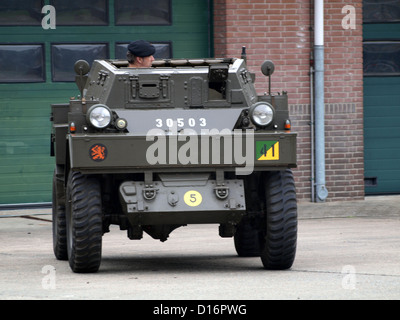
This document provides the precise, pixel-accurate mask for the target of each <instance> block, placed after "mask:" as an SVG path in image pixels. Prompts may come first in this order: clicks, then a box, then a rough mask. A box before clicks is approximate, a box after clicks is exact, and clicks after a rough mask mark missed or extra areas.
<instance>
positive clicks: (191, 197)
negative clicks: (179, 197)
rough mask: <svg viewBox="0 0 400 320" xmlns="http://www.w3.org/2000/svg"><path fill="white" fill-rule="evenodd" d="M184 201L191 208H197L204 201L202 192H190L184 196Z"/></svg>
mask: <svg viewBox="0 0 400 320" xmlns="http://www.w3.org/2000/svg"><path fill="white" fill-rule="evenodd" d="M183 201H185V203H186V204H187V205H188V206H190V207H197V206H198V205H199V204H200V203H201V202H202V201H203V197H202V196H201V194H200V192H198V191H196V190H189V191H187V192H186V193H185V195H184V196H183Z"/></svg>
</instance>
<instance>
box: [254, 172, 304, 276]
mask: <svg viewBox="0 0 400 320" xmlns="http://www.w3.org/2000/svg"><path fill="white" fill-rule="evenodd" d="M264 186H265V201H266V208H265V209H266V215H265V223H264V224H263V230H262V237H261V241H260V247H261V250H260V256H261V260H262V263H263V265H264V268H266V269H272V270H284V269H289V268H290V267H291V266H292V264H293V262H294V258H295V255H296V244H297V201H296V188H295V184H294V178H293V173H292V171H291V170H290V169H287V170H285V171H272V172H269V173H268V174H267V175H266V179H265V184H264Z"/></svg>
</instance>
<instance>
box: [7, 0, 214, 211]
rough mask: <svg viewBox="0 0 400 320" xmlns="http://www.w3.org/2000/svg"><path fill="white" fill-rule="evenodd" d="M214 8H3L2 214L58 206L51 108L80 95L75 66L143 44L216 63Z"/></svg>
mask: <svg viewBox="0 0 400 320" xmlns="http://www.w3.org/2000/svg"><path fill="white" fill-rule="evenodd" d="M210 4H211V0H191V1H186V0H146V1H142V0H84V1H83V0H68V1H65V0H18V1H16V0H1V1H0V206H1V205H4V204H18V203H42V202H50V201H51V184H52V183H51V182H52V181H51V180H52V174H53V167H54V159H53V158H51V157H50V156H49V155H50V132H51V127H50V121H49V118H50V104H52V103H65V102H68V99H69V98H70V97H71V96H76V95H78V94H79V91H78V89H77V87H76V85H75V84H74V83H73V82H72V81H73V79H74V72H73V64H74V62H75V61H76V60H78V59H85V60H88V61H89V62H91V61H93V59H99V58H100V59H101V58H125V54H126V46H127V44H128V43H129V42H130V41H133V40H137V39H145V40H148V41H150V42H152V43H154V44H155V45H156V48H157V52H156V55H155V57H156V58H157V57H158V58H198V57H210V56H211V55H212V52H211V46H210V43H212V41H211V39H210V34H211V33H210V30H211V26H210V21H211V19H210V12H211V10H210V8H209V6H210ZM47 5H50V6H52V7H53V8H55V16H53V15H52V12H51V11H49V10H47V7H45V6H47ZM52 7H49V8H52ZM42 9H43V13H42ZM53 17H55V27H56V28H55V29H54V28H52V25H51V22H52V21H54V20H52V19H53Z"/></svg>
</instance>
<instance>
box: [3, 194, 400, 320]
mask: <svg viewBox="0 0 400 320" xmlns="http://www.w3.org/2000/svg"><path fill="white" fill-rule="evenodd" d="M298 214H299V232H298V248H297V253H296V259H295V262H294V264H293V266H292V268H291V269H289V270H284V271H267V270H264V269H263V268H262V264H261V261H260V258H259V257H254V258H239V257H237V255H236V252H235V249H234V246H233V241H232V239H231V238H220V237H219V235H218V231H217V230H218V226H216V225H190V226H187V227H182V228H178V229H177V230H176V231H174V232H172V233H171V235H170V238H169V239H168V241H167V242H166V243H161V242H160V241H156V240H154V239H151V238H150V237H149V236H147V235H145V236H144V237H143V239H142V240H140V241H131V240H129V239H127V237H126V232H122V231H120V230H119V228H118V226H112V228H111V232H110V233H107V234H105V235H104V238H103V253H102V263H101V266H100V270H99V272H98V273H95V274H75V273H73V272H72V271H71V270H70V268H69V265H68V262H67V261H59V260H57V259H55V257H54V254H53V252H52V235H51V232H52V231H51V208H28V209H26V208H25V209H18V208H13V210H1V211H0V300H9V299H13V300H14V299H18V300H19V299H24V300H26V299H40V300H42V299H44V300H48V299H51V300H53V299H57V300H75V299H76V300H78V299H84V300H86V299H112V300H121V299H123V300H125V299H129V300H154V299H156V300H173V302H175V303H176V304H177V305H180V304H179V303H178V302H177V301H178V300H194V302H195V303H199V304H201V303H203V302H202V301H203V300H216V301H218V300H220V299H228V300H244V301H245V302H240V303H241V304H242V303H244V304H246V303H247V302H246V301H248V300H275V299H283V300H286V299H290V300H299V299H300V300H325V299H339V300H348V299H377V300H382V299H385V300H387V299H390V300H399V299H400V269H399V265H400V251H399V247H400V195H393V196H373V197H372V196H370V197H366V198H365V200H357V201H343V202H342V201H335V202H326V203H310V202H306V201H304V202H299V203H298ZM170 302H171V301H170ZM152 308H153V307H152ZM201 308H203V307H201ZM156 310H158V309H155V307H154V308H153V309H148V310H147V311H146V312H147V314H152V313H153V312H155V311H156ZM174 310H176V309H174ZM196 310H197V311H198V310H200V311H201V312H203V311H204V310H203V309H198V308H193V311H192V310H189V311H192V312H196ZM210 310H211V309H210ZM212 310H214V311H215V310H217V309H214V308H212ZM189 311H188V312H189ZM217 311H221V310H219V309H218V310H217ZM147 314H146V315H147Z"/></svg>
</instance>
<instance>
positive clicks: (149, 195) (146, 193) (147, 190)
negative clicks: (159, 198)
mask: <svg viewBox="0 0 400 320" xmlns="http://www.w3.org/2000/svg"><path fill="white" fill-rule="evenodd" d="M157 190H158V189H157V188H154V186H153V185H152V184H146V185H145V187H144V189H143V198H145V199H146V200H153V199H154V198H155V197H156V194H157Z"/></svg>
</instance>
